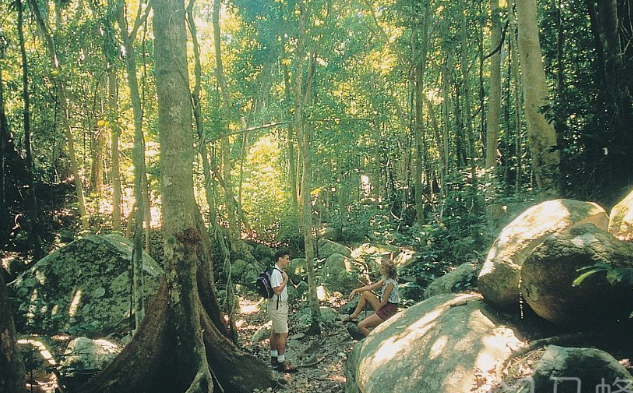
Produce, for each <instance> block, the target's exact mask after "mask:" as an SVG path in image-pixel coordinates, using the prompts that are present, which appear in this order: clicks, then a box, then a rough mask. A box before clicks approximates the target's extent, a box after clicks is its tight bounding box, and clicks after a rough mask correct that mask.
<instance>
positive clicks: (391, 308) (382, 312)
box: [376, 303, 398, 321]
mask: <svg viewBox="0 0 633 393" xmlns="http://www.w3.org/2000/svg"><path fill="white" fill-rule="evenodd" d="M397 312H398V305H397V304H396V303H387V304H385V305H384V306H382V307H381V308H379V309H378V311H376V315H378V316H379V317H380V319H382V320H383V321H386V320H387V319H389V318H391V317H392V316H394V315H395V314H396V313H397Z"/></svg>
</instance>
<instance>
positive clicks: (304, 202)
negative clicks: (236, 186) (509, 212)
mask: <svg viewBox="0 0 633 393" xmlns="http://www.w3.org/2000/svg"><path fill="white" fill-rule="evenodd" d="M297 7H298V9H299V36H298V37H297V52H296V54H295V59H296V65H295V75H294V99H295V101H294V105H295V118H294V120H295V122H294V125H293V127H294V129H295V130H296V131H297V139H298V141H299V151H300V155H301V164H302V165H301V166H302V168H303V171H302V176H301V192H300V199H301V217H300V220H299V222H300V225H301V229H302V231H303V243H304V246H305V258H306V270H307V275H308V301H309V303H310V312H311V315H312V324H311V327H310V331H311V333H313V334H319V333H320V332H321V328H320V326H319V322H320V321H321V310H320V308H319V299H318V298H317V291H316V273H315V269H314V235H313V233H312V204H311V198H312V196H311V194H310V190H311V188H312V153H311V151H310V133H309V132H308V130H307V129H306V124H305V123H304V120H303V110H304V104H305V102H306V101H307V98H308V96H309V93H307V92H304V91H303V89H302V87H303V61H304V54H305V45H306V44H305V42H306V21H307V19H308V10H307V9H306V4H305V3H304V2H303V0H299V1H298V2H297ZM309 57H310V58H312V56H309ZM310 82H311V79H310V78H308V83H307V87H306V89H308V88H309V86H310V84H311V83H310Z"/></svg>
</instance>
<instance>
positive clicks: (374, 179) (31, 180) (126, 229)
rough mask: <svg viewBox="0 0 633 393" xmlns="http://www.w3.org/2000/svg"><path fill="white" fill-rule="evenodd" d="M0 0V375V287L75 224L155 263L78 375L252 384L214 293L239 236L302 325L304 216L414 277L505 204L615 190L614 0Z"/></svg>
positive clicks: (18, 374)
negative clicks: (281, 282) (299, 286)
mask: <svg viewBox="0 0 633 393" xmlns="http://www.w3.org/2000/svg"><path fill="white" fill-rule="evenodd" d="M0 9H1V10H2V15H0V160H1V162H0V171H1V172H0V247H1V248H2V255H3V259H2V266H3V271H5V272H4V273H5V274H4V275H0V276H2V280H1V281H2V282H0V317H2V318H0V330H2V329H5V328H6V329H8V330H7V331H8V332H12V333H11V334H9V335H8V336H6V337H5V335H4V330H2V332H3V336H2V342H1V344H2V347H1V349H0V352H2V353H0V368H2V369H3V370H6V371H0V388H2V387H3V386H4V388H3V389H0V390H1V391H7V392H11V391H16V392H17V391H22V390H13V388H14V387H16V386H22V384H23V382H24V379H23V375H24V368H23V367H24V366H23V365H22V364H21V361H20V359H19V358H18V357H16V356H15V353H16V352H15V343H14V341H15V335H16V332H15V328H13V327H12V326H13V322H12V321H11V320H12V317H11V314H12V311H11V308H10V305H9V303H10V302H9V301H8V300H7V296H6V294H5V292H6V285H7V284H8V283H10V282H11V281H12V280H13V279H15V278H16V277H17V275H19V274H20V273H22V272H23V271H25V270H27V269H28V268H29V267H30V266H32V264H34V263H35V262H37V261H39V260H40V259H41V258H43V257H44V256H46V255H48V254H50V253H52V252H54V251H56V250H59V249H61V248H63V247H64V246H65V245H66V244H68V243H70V242H71V241H73V240H76V239H79V238H81V237H84V236H88V235H102V234H119V235H122V236H124V237H126V238H128V239H130V240H131V241H132V243H133V247H134V248H133V253H132V260H131V265H132V266H131V269H132V271H133V274H132V275H133V276H134V280H133V281H134V282H133V286H134V288H136V287H137V286H142V285H143V284H142V281H137V277H139V276H142V274H141V273H140V272H141V270H142V259H143V257H142V253H143V252H145V253H147V254H149V255H151V256H152V257H153V258H154V259H156V260H157V261H158V262H159V263H160V264H161V266H162V267H163V268H164V272H165V273H164V276H163V280H162V282H161V285H160V287H159V288H158V290H157V293H156V295H155V297H154V301H153V302H151V303H149V304H147V305H146V304H144V302H143V301H141V300H140V299H135V300H134V307H135V308H134V314H135V318H136V321H135V328H136V329H137V330H136V333H135V335H134V339H133V341H132V342H131V343H130V344H129V345H127V346H126V347H125V349H124V351H123V352H122V353H121V354H120V355H119V356H118V357H117V358H116V359H115V361H114V362H112V363H111V364H110V365H109V366H108V368H107V369H106V370H104V372H103V373H101V374H99V376H98V377H97V378H95V379H93V380H91V381H90V382H88V383H87V385H84V386H83V387H82V388H80V389H78V390H77V391H78V392H128V391H129V392H152V391H162V392H168V393H170V392H174V393H181V392H210V391H214V387H215V388H216V389H218V387H219V386H224V389H225V390H216V391H245V392H246V391H248V392H251V391H254V389H259V388H262V387H264V388H265V387H267V386H271V384H272V382H271V378H272V377H271V376H270V375H269V372H268V371H267V369H266V368H265V367H263V366H262V365H260V364H259V363H258V361H257V359H255V358H253V357H251V356H249V355H248V354H245V353H243V352H242V351H241V350H240V348H239V345H236V344H235V343H236V342H237V340H236V338H235V336H236V334H237V331H236V327H235V325H234V321H233V320H232V318H231V312H230V309H231V304H232V302H233V300H231V298H232V295H233V290H234V289H228V288H231V274H230V271H231V268H230V266H231V264H232V263H234V262H235V261H237V260H244V261H247V262H249V263H250V262H251V261H261V260H260V259H259V257H258V255H256V254H257V250H258V249H259V247H267V248H273V249H275V248H280V247H284V248H287V249H289V250H290V251H291V253H292V255H293V256H301V257H302V258H305V265H306V267H305V269H306V272H307V284H308V288H309V289H308V293H307V295H306V296H307V297H306V301H307V304H309V307H310V310H311V318H312V319H311V321H312V323H311V329H310V333H311V334H317V335H318V334H320V333H321V332H320V330H321V328H322V324H320V318H321V316H320V312H319V300H318V299H317V287H318V286H319V284H321V283H322V281H323V280H324V279H323V278H322V277H321V275H320V272H321V271H322V267H323V264H324V262H325V261H324V259H322V258H319V253H318V250H317V245H318V242H319V239H321V238H322V237H324V233H326V232H328V233H333V234H334V235H332V236H334V237H335V238H336V240H337V241H339V242H341V243H344V244H347V245H349V246H352V245H354V246H356V245H359V244H362V243H365V242H376V243H381V244H389V245H393V246H396V247H399V248H400V249H403V248H407V249H411V250H413V251H414V252H415V258H414V261H413V263H411V264H410V265H409V266H408V267H407V270H405V271H402V272H400V275H401V276H412V277H415V282H416V283H417V284H419V285H420V286H422V287H424V286H426V285H427V284H429V283H430V282H431V281H432V279H433V278H435V277H437V276H440V275H443V274H445V273H447V272H449V271H450V270H451V269H453V268H454V267H456V266H457V265H459V264H461V263H464V262H471V261H473V262H475V263H482V262H483V261H484V260H485V258H486V253H487V251H488V249H489V247H490V245H491V243H492V242H493V240H494V239H495V237H496V236H497V235H498V233H499V231H500V230H501V228H502V227H503V225H505V224H507V222H508V221H509V217H510V216H512V215H514V216H516V215H517V214H518V213H520V209H525V208H526V207H528V206H530V205H532V204H535V203H539V202H542V201H545V200H550V199H555V198H566V199H574V200H579V201H587V202H595V203H597V204H599V205H600V206H602V207H603V208H604V209H605V210H607V211H608V210H609V209H611V208H612V207H613V206H614V205H616V204H617V203H618V202H619V201H620V200H622V199H623V198H624V197H625V196H626V195H627V193H629V192H630V190H631V186H633V171H632V170H631V168H633V127H632V124H633V97H632V95H631V92H632V90H633V69H632V67H633V45H632V44H633V18H632V16H633V3H632V2H631V1H630V0H598V1H596V0H582V1H581V0H569V1H562V0H551V1H537V0H520V1H516V2H515V1H514V0H509V1H505V0H501V1H500V0H490V1H478V0H471V1H446V0H339V1H332V0H310V1H307V0H224V1H222V0H7V1H5V2H3V3H2V5H0ZM15 261H18V262H19V263H16V262H15ZM10 262H11V263H12V265H11V263H10ZM138 280H140V279H138ZM5 281H6V282H5ZM216 287H222V288H224V287H226V288H227V290H226V291H222V294H221V295H220V294H219V292H218V291H217V288H216ZM174 299H177V300H174ZM143 316H145V318H143ZM176 343H178V344H176ZM167 353H169V356H167V355H166V354H167ZM140 360H142V361H140ZM174 367H175V371H173V372H171V373H168V372H167V371H168V370H172V368H174ZM126 370H133V371H134V372H126ZM241 370H249V374H251V379H253V382H248V383H244V382H243V381H242V380H241V379H240V378H242V377H241V374H240V373H241V372H243V371H241ZM168 374H169V375H171V374H175V375H177V377H175V378H171V377H170V378H168V377H167V375H168ZM172 376H173V375H172ZM237 381H242V382H237ZM231 386H233V387H234V388H230V387H231ZM236 386H240V388H239V389H238V388H237V387H236ZM4 389H6V390H4ZM16 389H17V388H16ZM220 389H222V388H220ZM240 389H243V390H240Z"/></svg>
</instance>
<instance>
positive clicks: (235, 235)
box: [213, 0, 240, 251]
mask: <svg viewBox="0 0 633 393" xmlns="http://www.w3.org/2000/svg"><path fill="white" fill-rule="evenodd" d="M221 5H222V1H221V0H214V1H213V42H214V47H215V73H216V77H217V78H218V84H219V85H220V92H221V95H222V114H223V120H224V121H223V122H222V124H223V125H224V127H223V132H224V133H226V134H227V135H226V136H224V137H223V138H222V139H221V140H220V150H221V157H222V178H223V179H224V195H225V206H226V212H227V219H228V225H229V240H230V245H231V251H237V243H238V242H239V240H240V224H239V222H238V220H237V213H236V211H235V205H234V200H235V196H234V193H233V180H232V179H233V176H232V175H231V169H232V163H231V142H230V140H229V136H228V134H229V125H230V123H231V95H230V94H229V86H228V83H227V81H226V76H225V75H224V64H223V62H222V41H221V39H220V6H221Z"/></svg>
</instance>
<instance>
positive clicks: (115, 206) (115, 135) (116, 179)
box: [108, 64, 121, 231]
mask: <svg viewBox="0 0 633 393" xmlns="http://www.w3.org/2000/svg"><path fill="white" fill-rule="evenodd" d="M108 111H109V119H110V121H109V122H108V123H109V124H110V133H111V135H110V154H111V155H112V169H111V171H112V175H111V176H112V180H111V181H112V229H113V230H114V231H121V169H120V165H119V136H120V135H121V127H120V126H119V123H118V121H117V120H116V119H117V117H118V112H119V108H118V105H117V75H116V70H115V69H114V67H113V65H112V64H110V70H109V71H108Z"/></svg>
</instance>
